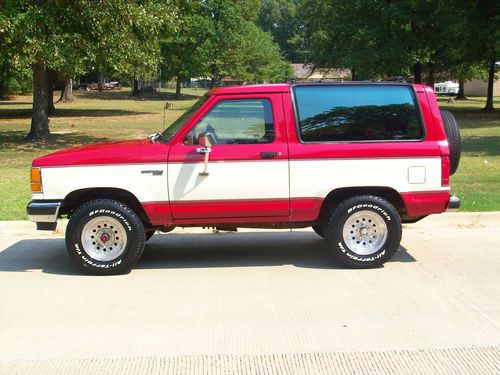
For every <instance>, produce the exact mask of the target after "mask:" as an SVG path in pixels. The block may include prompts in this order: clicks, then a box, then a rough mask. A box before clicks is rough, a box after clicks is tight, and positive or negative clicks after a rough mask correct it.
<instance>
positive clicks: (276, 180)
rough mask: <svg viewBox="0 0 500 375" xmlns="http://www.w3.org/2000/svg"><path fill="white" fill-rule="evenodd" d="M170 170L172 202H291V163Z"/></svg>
mask: <svg viewBox="0 0 500 375" xmlns="http://www.w3.org/2000/svg"><path fill="white" fill-rule="evenodd" d="M200 172H203V163H192V164H187V163H186V164H182V163H172V164H169V166H168V174H169V178H168V182H169V192H170V197H171V199H172V201H193V200H217V199H219V200H220V199H272V198H288V197H289V194H290V193H289V187H288V161H287V160H281V161H265V162H262V161H255V162H227V163H223V162H216V163H210V162H208V173H209V174H208V176H200V175H199V173H200Z"/></svg>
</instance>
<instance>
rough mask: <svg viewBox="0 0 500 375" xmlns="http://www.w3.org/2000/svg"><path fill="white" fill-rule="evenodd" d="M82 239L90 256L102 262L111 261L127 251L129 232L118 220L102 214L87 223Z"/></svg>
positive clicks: (84, 247) (84, 248)
mask: <svg viewBox="0 0 500 375" xmlns="http://www.w3.org/2000/svg"><path fill="white" fill-rule="evenodd" d="M81 240H82V245H83V250H84V251H85V252H86V253H87V255H88V256H90V257H91V258H92V259H94V260H97V261H100V262H109V261H112V260H115V259H116V258H118V257H119V256H120V255H122V254H123V252H124V251H125V247H126V246H127V232H126V231H125V227H124V226H123V225H122V224H121V223H120V222H119V221H118V220H116V219H114V218H112V217H109V216H100V217H96V218H93V219H91V220H90V221H89V222H88V223H87V224H85V226H84V227H83V230H82V237H81Z"/></svg>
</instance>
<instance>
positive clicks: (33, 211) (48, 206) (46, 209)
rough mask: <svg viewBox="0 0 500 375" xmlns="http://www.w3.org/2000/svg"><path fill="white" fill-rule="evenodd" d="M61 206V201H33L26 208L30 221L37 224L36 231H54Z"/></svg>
mask: <svg viewBox="0 0 500 375" xmlns="http://www.w3.org/2000/svg"><path fill="white" fill-rule="evenodd" d="M61 204H62V202H59V201H31V202H30V203H29V204H28V206H27V207H26V212H27V213H28V217H29V219H30V221H33V222H35V223H36V229H38V230H54V229H55V228H56V226H57V217H58V215H59V210H60V209H61Z"/></svg>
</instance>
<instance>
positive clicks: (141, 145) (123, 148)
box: [33, 139, 169, 167]
mask: <svg viewBox="0 0 500 375" xmlns="http://www.w3.org/2000/svg"><path fill="white" fill-rule="evenodd" d="M168 147H169V146H168V145H166V144H164V143H160V142H155V143H151V142H150V141H149V139H140V140H132V141H117V142H106V143H96V144H90V145H84V146H76V147H71V148H67V149H64V150H60V151H56V152H54V153H52V154H48V155H45V156H42V157H39V158H37V159H35V160H33V166H34V167H56V166H63V165H95V164H129V163H161V162H166V161H167V156H168Z"/></svg>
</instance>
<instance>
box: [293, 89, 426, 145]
mask: <svg viewBox="0 0 500 375" xmlns="http://www.w3.org/2000/svg"><path fill="white" fill-rule="evenodd" d="M301 86H320V87H321V86H340V87H349V86H402V87H407V88H408V89H409V91H410V95H411V96H412V98H413V102H414V104H415V109H416V110H417V118H418V125H419V127H420V130H421V131H422V137H421V138H419V139H380V140H376V139H375V140H351V141H304V140H303V139H302V134H301V132H300V121H299V112H298V105H297V97H296V95H295V88H296V87H301ZM290 96H291V102H292V108H293V118H294V121H295V133H296V136H297V141H298V142H299V143H300V144H304V145H314V144H358V143H401V142H411V143H420V142H424V141H425V140H426V138H427V129H426V127H425V122H424V119H423V116H422V108H421V107H420V102H419V100H418V98H417V93H416V91H415V88H414V87H413V86H412V85H410V84H408V83H394V82H370V83H367V82H348V83H346V82H342V83H328V84H325V83H318V82H311V83H309V82H308V83H296V84H293V85H291V87H290Z"/></svg>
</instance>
